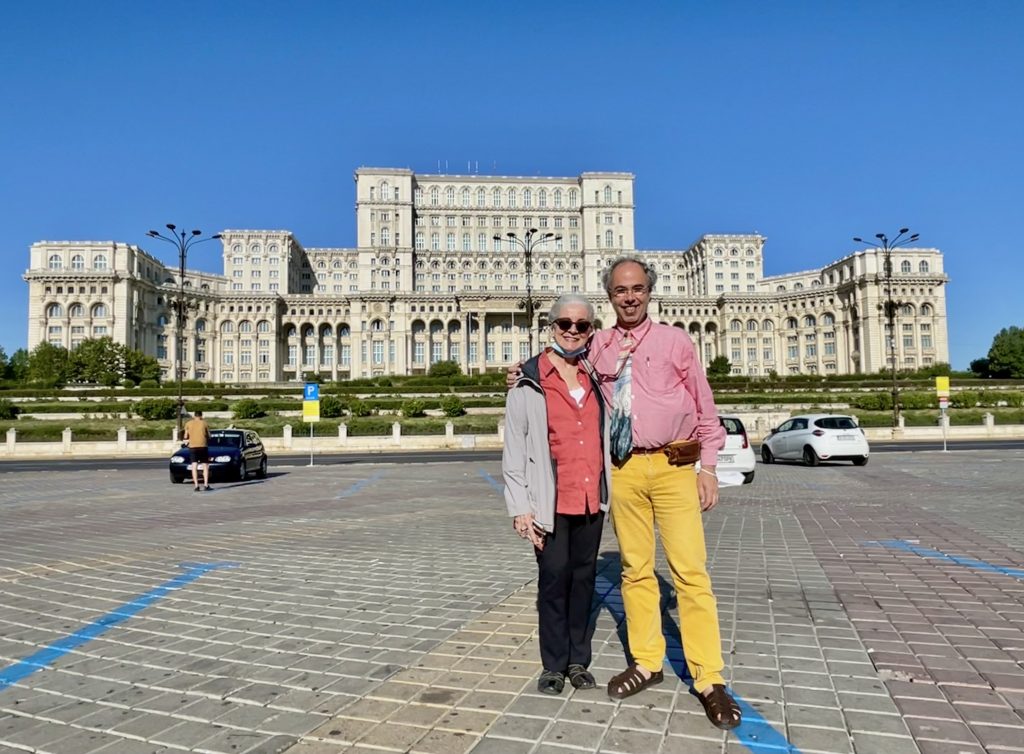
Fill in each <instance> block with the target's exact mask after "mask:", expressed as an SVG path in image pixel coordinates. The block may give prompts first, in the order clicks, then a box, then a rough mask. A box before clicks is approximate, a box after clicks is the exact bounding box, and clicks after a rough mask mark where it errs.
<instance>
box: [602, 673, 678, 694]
mask: <svg viewBox="0 0 1024 754" xmlns="http://www.w3.org/2000/svg"><path fill="white" fill-rule="evenodd" d="M663 680H665V674H664V673H663V672H662V671H660V670H658V671H655V672H654V673H651V677H650V678H644V677H643V674H641V672H640V671H639V669H637V666H636V665H635V664H634V665H630V666H629V667H628V668H626V669H625V670H623V671H622V672H621V673H619V674H618V675H616V676H613V677H612V679H611V680H610V681H608V696H610V697H611V698H612V699H625V698H626V697H627V696H633V694H636V693H639V692H640V691H643V690H644V689H645V688H647V687H648V686H653V685H655V684H656V683H661V682H662V681H663Z"/></svg>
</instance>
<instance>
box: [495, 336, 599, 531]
mask: <svg viewBox="0 0 1024 754" xmlns="http://www.w3.org/2000/svg"><path fill="white" fill-rule="evenodd" d="M539 359H540V356H534V357H533V358H532V359H530V360H529V361H527V362H526V363H525V364H523V367H522V374H521V375H520V377H519V381H518V382H517V383H516V386H515V387H514V388H512V389H511V390H510V391H509V393H508V397H507V398H506V400H505V447H504V451H503V452H502V456H501V471H502V475H503V476H504V478H505V504H506V505H507V506H508V514H509V515H510V516H521V515H523V514H526V513H532V514H533V517H534V520H535V521H536V522H537V525H538V526H540V527H542V528H543V529H544V530H545V531H547V532H553V531H554V530H555V490H556V486H555V478H556V475H557V473H558V470H557V469H556V468H555V462H554V460H553V459H552V458H551V450H550V448H549V447H548V410H547V404H546V402H545V400H544V390H543V389H542V388H541V386H540V365H539ZM590 384H591V388H592V390H593V393H594V397H595V398H596V399H597V400H598V406H599V409H600V428H601V449H602V451H603V452H604V473H603V474H602V476H601V484H600V486H599V494H600V500H599V502H598V504H599V506H600V508H601V510H603V511H607V510H608V501H609V491H610V490H611V487H612V458H611V452H610V450H609V442H608V437H609V435H610V429H609V427H610V420H611V417H610V413H609V412H608V411H607V406H605V402H604V395H603V394H602V393H601V388H600V386H599V385H598V384H597V383H596V382H594V380H593V378H591V381H590Z"/></svg>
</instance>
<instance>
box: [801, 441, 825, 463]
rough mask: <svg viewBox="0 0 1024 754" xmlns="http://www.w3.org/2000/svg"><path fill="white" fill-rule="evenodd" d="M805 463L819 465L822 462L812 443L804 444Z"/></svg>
mask: <svg viewBox="0 0 1024 754" xmlns="http://www.w3.org/2000/svg"><path fill="white" fill-rule="evenodd" d="M804 463H806V464H807V465H808V466H817V465H818V464H819V463H821V459H820V458H818V454H817V453H815V452H814V448H812V447H811V446H810V445H805V446H804Z"/></svg>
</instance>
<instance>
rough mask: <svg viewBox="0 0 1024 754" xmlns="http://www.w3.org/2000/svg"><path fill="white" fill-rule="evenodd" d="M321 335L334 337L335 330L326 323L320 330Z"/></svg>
mask: <svg viewBox="0 0 1024 754" xmlns="http://www.w3.org/2000/svg"><path fill="white" fill-rule="evenodd" d="M320 337H321V338H332V337H334V331H333V330H332V329H331V326H330V325H324V326H323V328H321V330H320Z"/></svg>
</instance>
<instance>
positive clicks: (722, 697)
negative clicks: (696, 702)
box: [696, 683, 743, 730]
mask: <svg viewBox="0 0 1024 754" xmlns="http://www.w3.org/2000/svg"><path fill="white" fill-rule="evenodd" d="M696 694H697V698H698V699H700V703H701V704H702V705H704V714H706V715H707V716H708V720H710V721H711V724H712V725H714V726H715V727H716V728H721V729H722V730H732V729H733V728H735V727H736V726H738V725H739V724H740V722H741V721H742V719H743V712H742V711H741V710H740V706H739V705H738V704H736V700H735V699H733V698H732V695H731V694H730V693H729V692H728V690H727V689H726V688H725V686H723V685H722V684H720V683H716V684H715V685H714V686H712V687H711V693H710V694H708V695H707V696H704V694H701V693H700V692H699V691H697V692H696Z"/></svg>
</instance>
